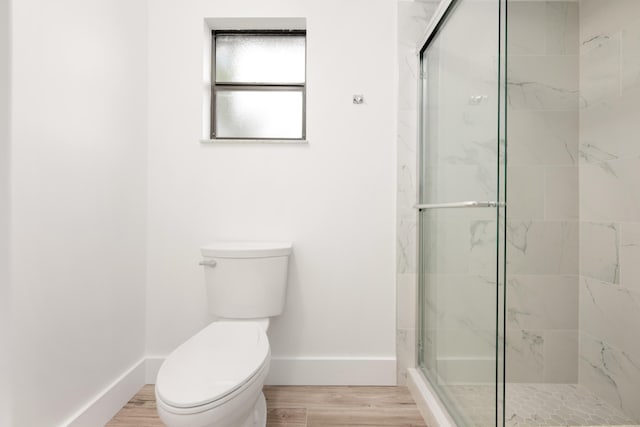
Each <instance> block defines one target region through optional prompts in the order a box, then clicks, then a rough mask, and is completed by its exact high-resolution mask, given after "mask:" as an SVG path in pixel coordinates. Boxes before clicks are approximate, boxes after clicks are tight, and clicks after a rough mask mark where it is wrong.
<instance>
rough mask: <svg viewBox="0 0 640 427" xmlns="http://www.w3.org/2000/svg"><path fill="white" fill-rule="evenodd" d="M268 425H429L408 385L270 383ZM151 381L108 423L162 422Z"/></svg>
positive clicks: (151, 425)
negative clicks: (364, 385) (301, 384)
mask: <svg viewBox="0 0 640 427" xmlns="http://www.w3.org/2000/svg"><path fill="white" fill-rule="evenodd" d="M264 394H265V397H266V398H267V426H268V427H321V426H322V427H325V426H326V427H337V426H369V427H374V426H405V427H414V426H415V427H425V424H424V421H423V420H422V417H421V416H420V413H419V412H418V408H417V407H416V405H415V403H414V401H413V399H412V398H411V395H410V394H409V391H408V390H407V389H406V388H405V387H324V386H322V387H321V386H277V387H275V386H268V387H265V388H264ZM162 425H163V424H162V422H161V421H160V419H159V418H158V415H157V413H156V402H155V397H154V393H153V386H152V385H146V386H144V387H143V388H142V389H141V390H140V391H139V392H138V393H137V394H136V395H135V396H134V397H133V398H132V399H131V400H130V401H129V403H127V405H126V406H125V407H124V408H122V410H121V411H120V412H118V414H116V416H115V417H113V419H112V420H111V421H110V422H109V423H108V424H107V426H111V427H159V426H162Z"/></svg>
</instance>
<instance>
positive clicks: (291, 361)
mask: <svg viewBox="0 0 640 427" xmlns="http://www.w3.org/2000/svg"><path fill="white" fill-rule="evenodd" d="M164 359H165V357H162V356H153V357H147V358H145V359H143V360H141V361H140V362H138V363H136V364H135V365H134V366H133V367H131V369H129V370H128V371H127V372H125V373H124V374H122V375H121V376H120V377H119V378H118V379H116V380H115V381H114V382H113V383H112V384H111V385H109V386H108V387H106V388H105V389H104V390H103V391H102V392H100V393H99V394H98V395H97V396H96V397H95V398H94V399H93V400H92V401H91V402H90V403H88V404H87V405H85V407H84V408H82V409H81V410H80V411H78V412H77V413H76V414H74V415H73V416H72V417H70V418H69V420H68V421H67V422H65V423H63V424H62V425H64V426H70V427H85V426H86V427H95V426H98V425H104V424H105V423H107V422H108V421H109V420H110V419H111V418H113V416H114V415H115V414H117V413H118V411H119V410H120V409H122V407H123V406H124V405H125V404H126V403H127V402H128V401H129V400H130V399H131V398H132V397H133V396H134V395H135V394H136V393H137V392H138V391H139V390H140V389H141V388H142V386H144V385H145V384H155V382H156V377H157V375H158V371H159V370H160V366H161V365H162V362H164ZM266 383H267V384H269V385H395V384H396V359H395V358H394V357H389V358H385V357H380V358H366V357H360V358H350V357H318V358H306V357H304V358H300V357H286V358H279V357H274V358H273V359H271V367H270V369H269V376H268V377H267V380H266Z"/></svg>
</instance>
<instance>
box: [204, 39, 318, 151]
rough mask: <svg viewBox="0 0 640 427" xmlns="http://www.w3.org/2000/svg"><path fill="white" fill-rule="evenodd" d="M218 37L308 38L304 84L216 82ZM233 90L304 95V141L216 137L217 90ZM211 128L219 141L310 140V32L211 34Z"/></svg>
mask: <svg viewBox="0 0 640 427" xmlns="http://www.w3.org/2000/svg"><path fill="white" fill-rule="evenodd" d="M218 35H225V36H229V35H251V36H264V35H271V36H274V35H275V36H284V37H286V36H298V37H299V36H304V82H303V83H258V82H251V83H243V82H217V81H216V36H218ZM218 89H219V90H233V91H243V90H247V91H256V92H271V91H289V92H291V91H297V92H301V93H302V135H301V137H300V138H284V137H274V138H261V137H220V136H217V135H216V105H217V102H216V93H217V90H218ZM210 123H211V126H210V129H209V136H210V137H211V139H212V140H218V141H254V140H255V141H266V142H269V141H291V142H298V141H299V142H304V141H306V138H307V31H306V30H293V29H289V30H287V29H278V30H212V31H211V121H210Z"/></svg>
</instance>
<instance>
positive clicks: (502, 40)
mask: <svg viewBox="0 0 640 427" xmlns="http://www.w3.org/2000/svg"><path fill="white" fill-rule="evenodd" d="M463 1H465V0H441V2H440V4H439V6H438V8H437V10H436V11H435V13H434V15H433V17H432V19H431V21H430V23H429V25H428V26H427V30H426V31H425V34H424V36H423V37H422V39H421V40H420V42H419V44H418V46H417V49H416V51H417V56H418V64H419V71H418V72H419V75H418V87H417V90H418V94H419V105H418V135H417V142H418V151H417V159H416V160H417V169H416V170H417V171H418V175H417V178H418V185H417V186H416V200H417V201H418V202H417V204H416V206H415V208H416V211H417V224H416V232H417V242H416V246H417V247H416V254H417V261H418V271H417V278H416V280H417V283H416V285H417V286H416V290H417V293H416V297H417V298H416V314H417V316H416V337H415V339H416V349H415V351H416V354H415V357H416V358H415V361H416V368H417V369H416V371H417V372H418V373H419V375H420V377H421V378H422V380H424V381H425V382H426V383H427V384H430V387H431V388H433V389H434V391H435V389H436V387H435V386H434V385H432V384H431V381H430V380H429V378H427V377H426V375H425V373H424V372H423V366H424V364H423V363H422V361H423V355H424V352H423V349H424V344H423V337H424V330H423V328H424V325H425V322H424V310H422V308H421V305H422V301H424V292H425V289H424V288H425V287H424V286H423V280H424V278H423V276H424V274H423V272H422V261H421V260H422V257H423V255H424V254H423V252H424V248H423V245H422V242H423V237H422V236H423V231H424V230H423V229H422V221H421V215H420V214H421V211H422V210H423V209H432V208H440V209H444V208H473V207H493V208H495V209H496V221H497V226H496V228H497V232H498V236H497V243H496V260H497V262H496V295H495V297H496V307H497V313H496V351H495V364H496V366H495V404H496V405H495V426H496V427H504V426H505V414H506V411H505V404H504V403H505V401H506V395H505V394H506V391H505V376H506V249H505V248H506V235H507V226H506V218H507V200H506V194H507V192H506V187H507V179H506V177H507V149H506V147H507V126H506V121H507V108H506V103H507V99H508V98H507V89H508V84H507V69H506V64H507V7H508V0H487V2H488V1H495V2H496V3H497V4H498V14H499V29H498V50H499V52H498V58H499V60H498V67H497V68H498V94H497V95H498V111H497V116H498V120H497V136H498V141H497V145H498V149H497V169H498V171H497V172H498V180H497V184H496V185H497V192H496V193H497V195H496V200H495V201H462V202H457V203H443V204H438V205H432V204H420V198H421V194H422V189H423V188H422V187H423V183H424V180H423V178H424V171H423V169H422V163H423V154H424V153H423V146H424V141H423V139H424V120H423V117H424V101H425V98H426V92H427V89H426V87H425V81H426V79H425V78H424V77H423V70H424V68H423V61H422V57H423V53H424V52H425V51H426V49H427V48H428V47H429V45H430V44H431V42H432V41H433V40H434V39H435V37H436V36H437V35H438V32H439V30H440V29H441V28H443V27H444V26H445V25H446V21H447V19H448V17H449V16H450V15H451V14H452V13H454V10H455V8H456V6H457V5H458V4H460V3H462V2H463ZM501 156H503V157H502V158H503V160H502V161H501V160H500V159H501ZM436 394H438V393H436ZM440 403H442V401H440ZM441 409H442V410H443V411H444V412H445V413H447V414H448V415H449V418H450V420H455V419H456V418H457V417H454V416H453V414H451V413H450V411H449V409H448V408H447V407H443V408H441Z"/></svg>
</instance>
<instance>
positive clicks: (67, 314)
mask: <svg viewBox="0 0 640 427" xmlns="http://www.w3.org/2000/svg"><path fill="white" fill-rule="evenodd" d="M12 27H13V28H12V76H13V84H12V88H13V93H12V95H13V96H12V147H11V151H12V152H11V167H12V176H11V190H12V198H11V203H12V206H11V215H12V233H13V236H12V285H13V288H12V292H13V301H12V305H13V311H14V318H13V321H14V323H13V325H12V327H13V332H14V334H15V342H14V343H13V344H14V348H15V353H16V354H15V356H16V358H15V363H14V366H13V367H12V371H13V373H14V380H15V390H14V398H15V418H14V422H13V424H12V425H13V426H17V427H21V426H44V425H47V426H51V425H58V424H60V423H66V421H67V420H69V417H72V416H73V414H74V413H75V412H76V411H80V410H81V409H82V407H83V406H84V405H85V404H88V403H89V402H90V401H91V400H92V399H93V398H95V397H96V396H97V395H98V394H99V393H100V392H101V391H102V390H103V388H105V387H107V386H108V385H110V384H111V383H112V382H113V381H114V380H116V378H117V377H118V376H119V375H121V374H122V373H123V372H125V371H126V370H128V369H129V368H131V367H132V366H133V365H135V364H136V363H137V362H139V360H140V359H141V358H142V357H143V356H144V339H145V337H144V306H145V302H144V298H145V295H144V289H145V286H144V283H145V218H146V211H145V194H146V189H145V183H146V167H145V164H146V116H145V111H146V4H145V1H143V0H139V1H131V0H61V1H56V2H50V1H46V0H21V1H17V2H14V3H13V10H12ZM2 28H4V27H2ZM0 157H1V156H0ZM94 425H98V423H95V424H94Z"/></svg>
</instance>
